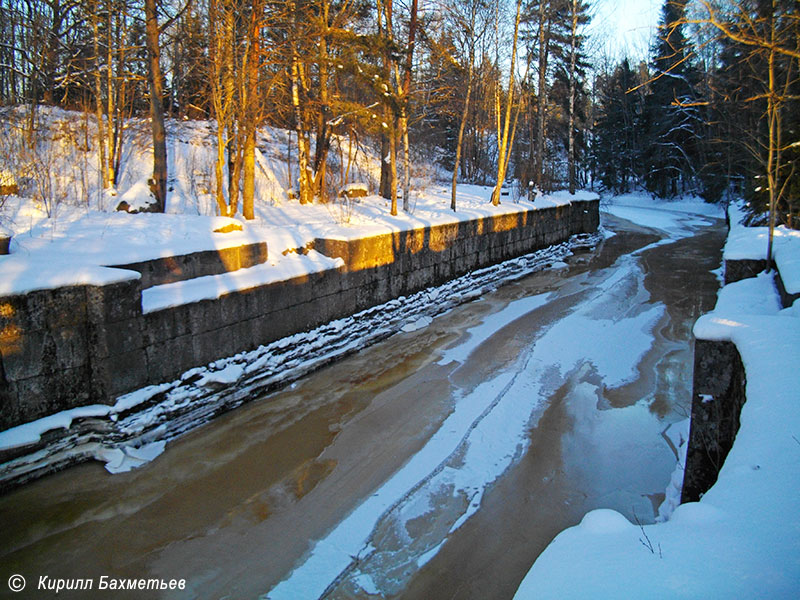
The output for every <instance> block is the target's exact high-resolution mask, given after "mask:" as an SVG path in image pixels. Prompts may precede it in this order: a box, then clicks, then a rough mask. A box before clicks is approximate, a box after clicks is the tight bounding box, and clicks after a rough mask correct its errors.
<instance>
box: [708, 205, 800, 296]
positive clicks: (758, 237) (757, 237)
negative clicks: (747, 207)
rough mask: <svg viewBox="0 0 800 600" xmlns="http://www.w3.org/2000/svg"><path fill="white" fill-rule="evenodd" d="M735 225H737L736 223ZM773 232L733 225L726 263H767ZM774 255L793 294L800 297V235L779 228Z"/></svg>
mask: <svg viewBox="0 0 800 600" xmlns="http://www.w3.org/2000/svg"><path fill="white" fill-rule="evenodd" d="M732 223H733V221H732ZM768 238H769V228H767V227H741V226H735V225H732V227H731V233H730V235H729V236H728V241H727V243H726V244H725V250H724V251H723V258H724V259H725V260H764V258H765V257H766V255H767V245H768ZM772 243H773V247H772V254H773V258H774V259H775V265H776V266H777V268H778V271H779V272H780V274H781V279H782V280H783V285H784V287H785V288H786V291H787V292H788V293H789V294H800V231H795V230H793V229H788V228H787V227H784V226H780V227H776V228H775V231H774V232H773V241H772Z"/></svg>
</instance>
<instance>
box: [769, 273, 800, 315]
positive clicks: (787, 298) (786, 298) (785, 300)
mask: <svg viewBox="0 0 800 600" xmlns="http://www.w3.org/2000/svg"><path fill="white" fill-rule="evenodd" d="M775 287H777V288H778V294H779V295H780V297H781V306H783V308H789V307H790V306H792V304H794V303H795V301H796V300H798V299H800V293H797V294H790V293H789V292H787V291H786V285H785V284H784V283H783V278H782V277H781V273H780V271H775Z"/></svg>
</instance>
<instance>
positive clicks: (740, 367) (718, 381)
mask: <svg viewBox="0 0 800 600" xmlns="http://www.w3.org/2000/svg"><path fill="white" fill-rule="evenodd" d="M766 265H767V263H766V261H765V260H753V259H736V260H731V259H727V260H725V265H724V266H725V285H726V286H728V285H730V284H733V283H736V282H739V281H744V280H747V279H751V278H755V277H759V276H764V275H763V272H764V270H765V269H766ZM772 280H773V281H774V288H775V295H776V296H777V298H778V299H779V304H780V307H781V308H789V307H791V306H792V305H793V304H794V302H795V300H797V298H798V296H800V294H789V293H787V291H786V287H785V285H784V283H783V278H782V277H781V273H780V266H779V265H778V264H776V269H775V270H774V271H773V272H772ZM714 318H715V313H714V312H713V311H712V312H711V313H709V314H708V315H704V317H703V320H704V322H703V324H702V325H701V327H699V328H698V327H696V328H695V338H696V339H695V347H694V375H693V391H692V408H691V426H690V431H689V440H688V443H687V449H686V463H685V469H684V477H683V486H682V489H681V503H684V502H697V501H698V500H700V498H702V496H703V494H705V493H706V492H707V491H708V490H709V489H710V488H711V487H712V486H713V485H714V484H715V483H716V481H717V477H718V475H719V472H720V469H722V465H723V464H724V462H725V458H726V457H727V456H728V453H729V452H730V450H731V448H733V444H734V442H735V441H736V434H737V433H738V431H739V426H740V415H741V412H742V407H743V406H744V403H745V402H746V401H747V395H746V389H747V374H746V372H745V367H744V364H743V362H742V358H741V356H740V354H739V351H738V349H737V348H736V345H735V343H734V342H732V341H730V340H727V339H722V338H721V337H719V336H717V335H716V332H715V331H713V330H709V328H708V327H707V326H706V325H705V321H707V320H709V319H714ZM718 338H719V339H718Z"/></svg>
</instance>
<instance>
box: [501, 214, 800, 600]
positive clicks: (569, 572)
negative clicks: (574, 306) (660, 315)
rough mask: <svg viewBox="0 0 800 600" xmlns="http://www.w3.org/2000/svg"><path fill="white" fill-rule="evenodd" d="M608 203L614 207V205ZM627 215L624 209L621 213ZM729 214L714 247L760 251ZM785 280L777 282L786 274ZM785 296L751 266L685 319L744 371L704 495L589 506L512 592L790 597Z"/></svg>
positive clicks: (794, 461)
mask: <svg viewBox="0 0 800 600" xmlns="http://www.w3.org/2000/svg"><path fill="white" fill-rule="evenodd" d="M611 210H612V212H614V214H620V212H619V209H618V208H616V207H612V209H611ZM620 216H623V215H622V214H620ZM635 216H636V214H635V213H628V214H627V216H626V218H631V217H635ZM640 216H645V213H641V214H640ZM735 223H736V221H735V219H734V227H733V230H732V233H731V235H730V237H729V240H728V242H727V245H726V248H725V256H726V257H727V258H762V257H763V256H764V255H765V253H766V239H765V237H764V235H763V234H764V232H763V231H759V230H758V229H754V230H745V229H744V228H739V227H737V226H736V225H735ZM642 224H649V223H648V222H643V223H642ZM796 234H797V232H790V231H786V230H783V231H780V232H779V234H778V236H779V237H778V238H777V239H779V240H780V242H778V243H777V244H776V257H777V256H782V258H783V260H784V261H785V262H784V263H783V264H785V265H788V268H787V273H794V271H791V269H793V264H795V262H796V261H797V258H798V257H800V236H797V235H796ZM778 248H779V250H778ZM779 264H780V263H779ZM793 277H794V275H793V274H791V275H789V276H788V279H789V280H790V281H794V279H793ZM787 287H788V286H787ZM796 304H797V303H795V306H793V307H791V308H787V309H783V310H781V309H780V305H779V301H778V299H777V292H776V290H775V286H774V283H773V278H772V276H771V275H760V276H759V277H757V278H755V279H750V280H745V281H741V282H737V283H734V284H730V285H728V286H726V287H725V288H723V289H722V290H721V292H720V296H719V300H718V303H717V308H716V309H715V311H714V312H712V313H710V314H708V315H704V316H703V317H701V318H700V319H699V320H698V321H697V323H696V325H695V328H694V333H695V335H696V336H697V337H699V338H703V339H711V340H730V341H733V342H734V343H735V344H736V346H737V349H738V350H739V353H740V355H741V357H742V360H743V362H744V365H745V370H746V373H747V392H746V393H747V402H746V403H745V405H744V408H743V409H742V414H741V429H740V430H739V433H738V435H737V438H736V442H735V444H734V446H733V449H732V450H731V452H730V454H729V455H728V457H727V459H726V461H725V464H724V466H723V467H722V470H721V471H720V473H719V479H718V481H717V483H716V484H715V485H714V486H713V487H712V488H711V489H710V490H709V491H708V492H707V493H706V494H705V495H704V496H703V498H702V499H701V500H700V501H699V502H693V503H687V504H683V505H680V506H678V507H677V508H675V510H674V512H672V514H671V516H669V518H668V520H667V521H666V522H662V523H658V524H655V525H646V526H640V525H638V524H633V523H631V522H629V521H628V520H627V519H626V518H625V517H623V516H622V515H620V514H619V513H617V512H615V511H611V510H596V511H592V512H590V513H589V514H587V515H586V516H585V517H584V519H583V521H582V522H581V524H580V525H578V526H576V527H573V528H570V529H568V530H566V531H564V532H562V533H561V534H559V535H558V536H557V537H556V538H555V540H554V541H553V542H552V543H551V544H550V545H549V546H548V547H547V549H546V550H545V551H544V553H542V555H541V556H540V557H539V558H538V560H537V561H536V562H535V563H534V565H533V567H532V568H531V570H530V571H529V573H528V575H527V576H526V577H525V579H524V580H523V582H522V584H521V585H520V587H519V589H518V591H517V594H516V596H515V598H516V599H517V600H522V599H527V598H536V599H537V600H538V599H542V598H558V599H560V600H561V599H566V598H634V597H639V598H670V599H674V598H796V597H797V594H798V590H800V519H798V516H797V515H798V514H800V496H798V494H797V491H798V489H800V369H798V364H800V319H798V317H800V307H798V306H797V305H796ZM678 479H680V478H678ZM673 495H674V490H673Z"/></svg>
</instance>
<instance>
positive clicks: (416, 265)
mask: <svg viewBox="0 0 800 600" xmlns="http://www.w3.org/2000/svg"><path fill="white" fill-rule="evenodd" d="M598 205H599V203H598V202H597V201H596V200H595V201H581V202H574V203H573V204H572V205H566V206H559V207H551V208H546V209H541V210H531V211H527V212H523V213H519V214H514V215H503V216H498V217H493V218H485V219H477V220H474V221H470V222H465V223H459V224H452V225H441V226H433V227H429V228H425V229H422V230H415V231H408V232H399V233H393V234H385V235H380V236H375V237H370V238H365V239H358V240H351V241H337V240H330V239H325V240H321V239H320V240H316V242H315V248H316V250H318V251H320V252H322V253H323V254H326V255H328V256H332V257H342V258H343V259H344V261H345V266H344V267H342V268H340V269H333V270H329V271H325V272H322V273H316V274H312V275H307V276H301V277H296V278H294V279H290V280H287V281H281V282H277V283H274V284H270V285H264V286H260V287H256V288H253V289H247V290H240V291H238V292H235V293H230V294H226V295H223V296H222V297H220V298H219V299H217V300H204V301H200V302H194V303H190V304H185V305H181V306H177V307H171V308H167V309H163V310H159V311H154V312H150V313H143V312H142V304H141V295H142V289H143V288H144V287H147V286H148V285H152V284H153V282H155V281H159V282H165V281H171V279H170V278H171V277H174V276H176V273H177V274H178V275H180V276H181V277H182V276H184V275H186V274H187V273H189V272H193V273H195V276H198V275H200V274H206V273H205V272H203V271H202V269H201V268H200V267H198V266H197V265H202V264H205V265H208V264H210V263H216V264H217V265H231V266H232V265H234V264H239V265H240V266H241V265H242V264H243V262H242V261H246V260H256V261H258V260H260V258H261V256H262V255H263V256H264V258H265V257H266V256H265V255H266V252H265V251H264V252H263V253H262V252H261V250H259V249H258V248H255V249H250V250H244V251H242V253H240V254H239V258H238V259H237V260H238V261H239V262H238V263H237V262H235V261H234V260H233V259H231V258H230V257H228V258H223V257H220V258H219V259H218V260H216V259H215V260H213V261H211V260H207V258H208V257H202V256H200V257H194V258H192V259H184V258H181V259H180V260H177V261H174V262H172V263H170V261H169V260H164V261H162V263H161V264H156V265H141V264H140V265H132V266H131V267H132V268H133V267H136V266H138V267H139V269H141V272H146V273H147V274H148V275H147V276H146V277H144V279H143V280H138V279H137V280H130V281H126V282H122V283H117V284H114V285H110V286H104V287H93V286H76V287H71V288H64V289H59V290H46V291H41V292H33V293H31V294H27V295H24V296H12V297H6V298H0V357H1V360H0V430H2V429H6V428H8V427H11V426H14V425H16V424H19V423H23V422H26V421H30V420H33V419H36V418H39V417H42V416H45V415H47V414H51V413H53V412H57V411H59V410H64V409H67V408H72V407H75V406H81V405H85V404H94V403H111V402H113V401H114V398H115V397H116V396H118V395H120V394H122V393H125V392H128V391H132V390H134V389H137V388H139V387H142V386H144V385H147V384H153V383H160V382H163V381H168V380H171V379H174V378H175V377H177V376H179V375H180V374H181V373H183V372H185V371H186V370H188V369H190V368H192V367H195V366H200V365H204V364H207V363H209V362H211V361H214V360H217V359H219V358H223V357H226V356H231V355H233V354H236V353H237V352H242V351H247V350H252V349H255V348H257V347H258V346H259V345H261V344H267V343H269V342H272V341H275V340H277V339H280V338H282V337H285V336H287V335H290V334H292V333H296V332H300V331H306V330H309V329H312V328H314V327H317V326H319V325H322V324H324V323H326V322H328V321H330V320H332V319H335V318H339V317H343V316H347V315H351V314H353V313H355V312H358V311H360V310H363V309H365V308H369V307H371V306H374V305H376V304H379V303H382V302H385V301H387V300H390V299H392V298H395V297H398V296H400V295H404V294H409V293H412V292H414V291H417V290H420V289H423V288H425V287H428V286H431V285H436V284H439V283H442V282H444V281H446V280H448V279H452V278H453V277H456V276H458V275H462V274H465V273H468V272H469V271H472V270H474V269H477V268H480V267H484V266H488V265H491V264H494V263H498V262H501V261H503V260H507V259H509V258H513V257H516V256H521V255H524V254H527V253H530V252H533V251H535V250H538V249H541V248H544V247H546V246H549V245H552V244H555V243H559V242H562V241H565V240H567V239H568V238H569V237H570V236H571V235H572V234H576V233H590V232H593V231H595V230H596V229H597V227H598V226H599V212H598ZM244 255H247V256H251V257H255V258H252V259H248V258H246V257H245V258H242V256H244ZM176 265H177V267H176ZM192 265H194V266H192ZM202 268H206V267H202ZM212 268H217V267H212ZM139 269H137V270H139ZM226 270H227V269H226Z"/></svg>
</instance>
